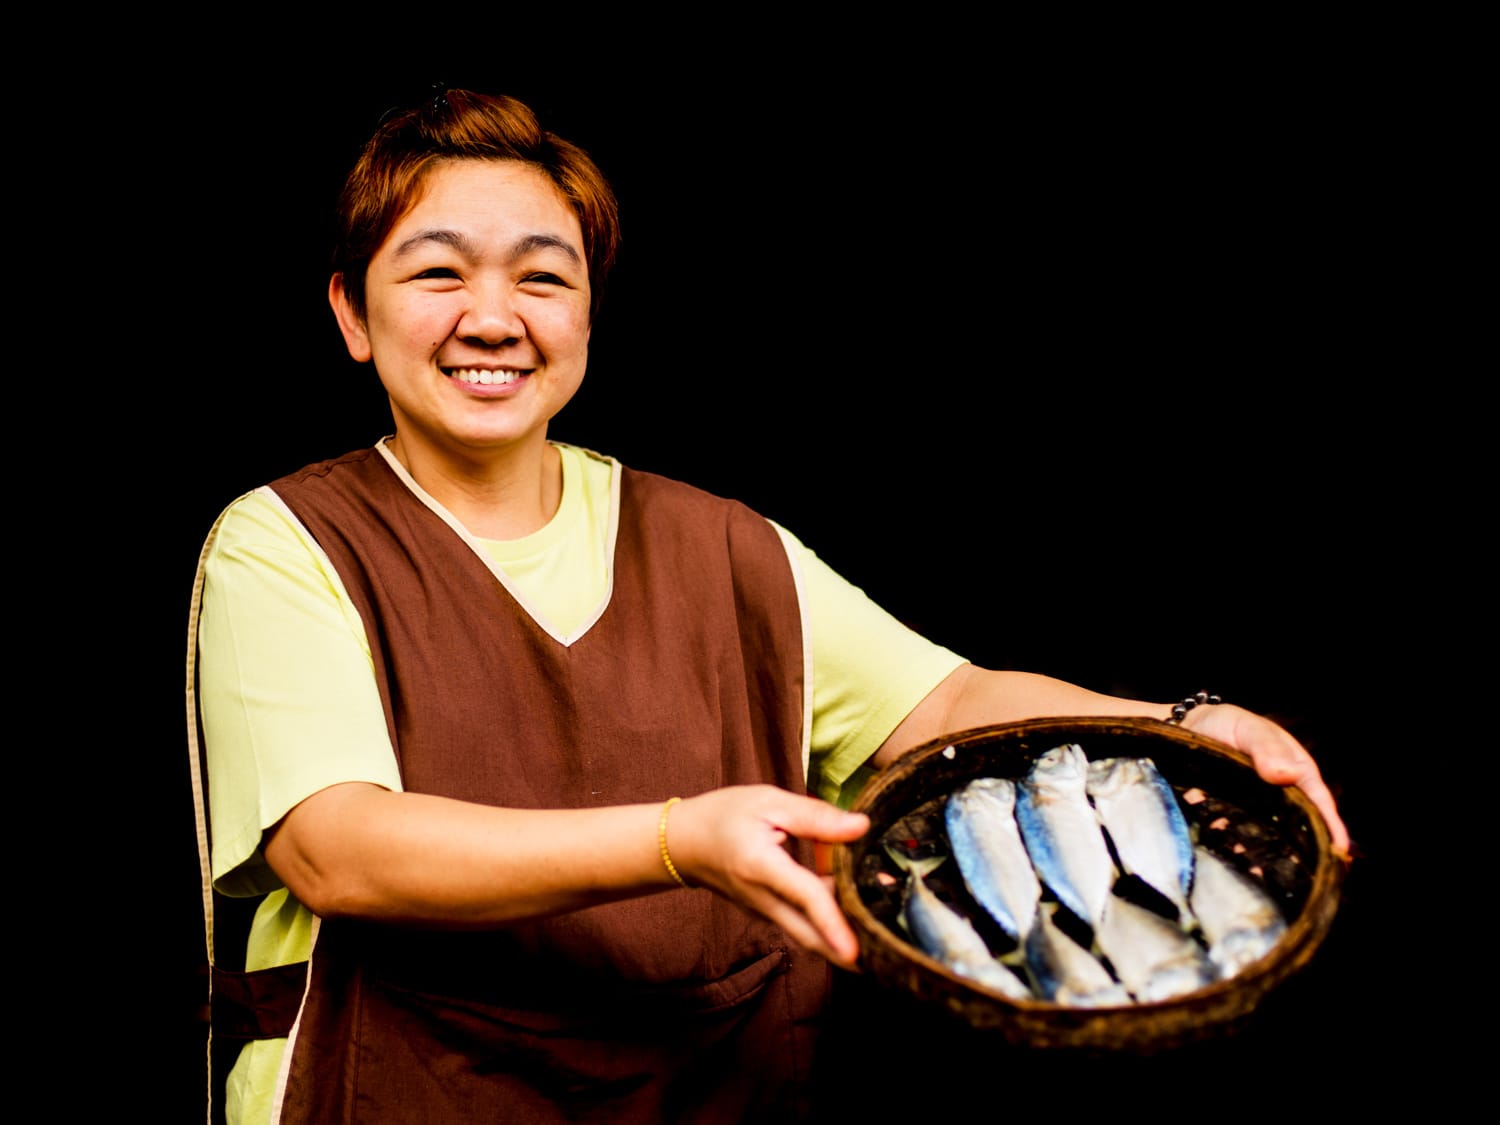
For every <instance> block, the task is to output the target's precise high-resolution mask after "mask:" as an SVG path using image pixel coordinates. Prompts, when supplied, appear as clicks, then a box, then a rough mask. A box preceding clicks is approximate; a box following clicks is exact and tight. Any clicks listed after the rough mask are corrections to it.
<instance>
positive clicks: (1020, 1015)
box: [833, 717, 1344, 1052]
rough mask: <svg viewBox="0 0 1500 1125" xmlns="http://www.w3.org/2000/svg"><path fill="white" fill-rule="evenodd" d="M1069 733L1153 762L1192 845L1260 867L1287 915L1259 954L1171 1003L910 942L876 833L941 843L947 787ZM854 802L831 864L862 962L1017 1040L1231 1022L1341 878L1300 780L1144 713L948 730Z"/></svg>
mask: <svg viewBox="0 0 1500 1125" xmlns="http://www.w3.org/2000/svg"><path fill="white" fill-rule="evenodd" d="M1070 742H1071V743H1077V744H1079V745H1080V746H1082V747H1083V749H1084V752H1085V753H1086V754H1087V755H1088V757H1089V758H1090V759H1095V758H1109V757H1149V758H1151V759H1153V760H1154V761H1155V763H1156V765H1157V768H1158V769H1159V770H1160V771H1161V773H1162V775H1163V776H1164V777H1165V778H1166V779H1167V781H1168V782H1170V783H1171V784H1172V786H1173V788H1174V789H1175V790H1176V791H1177V793H1178V795H1179V797H1184V796H1185V797H1186V800H1185V801H1184V802H1183V805H1184V811H1185V813H1186V815H1187V816H1188V820H1189V823H1190V824H1192V825H1194V828H1195V835H1196V836H1197V838H1198V841H1199V843H1201V844H1203V845H1205V846H1207V847H1210V848H1211V849H1212V850H1214V851H1216V852H1219V853H1220V854H1222V855H1225V856H1226V858H1227V857H1231V856H1232V857H1233V858H1234V861H1235V862H1237V863H1238V865H1239V866H1241V867H1244V866H1246V865H1249V864H1254V865H1255V866H1256V868H1257V869H1258V870H1259V871H1261V872H1262V873H1263V878H1264V883H1265V886H1266V889H1267V890H1268V891H1270V892H1271V894H1272V897H1273V898H1276V899H1278V901H1279V904H1280V905H1281V907H1282V912H1283V913H1284V914H1285V915H1286V918H1287V923H1288V925H1287V932H1286V933H1285V934H1284V935H1283V937H1282V938H1281V940H1280V941H1279V942H1278V943H1277V945H1276V946H1275V947H1274V948H1273V949H1272V950H1271V951H1270V952H1269V953H1267V954H1266V955H1265V956H1264V957H1262V958H1261V959H1260V960H1259V961H1257V962H1256V963H1255V964H1253V965H1251V966H1248V967H1247V968H1245V969H1243V970H1241V971H1240V972H1239V973H1238V974H1236V975H1235V976H1234V977H1232V978H1229V979H1227V980H1220V981H1217V982H1215V983H1214V984H1211V985H1209V986H1207V987H1205V988H1202V989H1199V990H1197V991H1195V992H1191V993H1188V994H1186V995H1183V996H1180V997H1177V998H1174V999H1172V1000H1167V1001H1161V1002H1157V1003H1142V1004H1131V1005H1128V1006H1120V1007H1108V1008H1077V1007H1062V1006H1059V1005H1054V1004H1049V1003H1045V1002H1043V1001H1040V1000H1038V1001H1015V1000H1011V999H1009V998H1007V997H1005V996H1002V995H1000V994H999V993H996V992H993V991H991V990H990V989H987V988H985V987H984V986H982V985H979V984H976V983H974V982H972V981H970V980H967V979H965V978H964V977H961V976H958V975H956V974H954V973H953V972H951V971H949V970H948V969H947V968H945V967H944V966H943V965H941V964H940V963H938V962H937V961H935V960H933V959H932V958H931V957H929V956H927V955H926V954H924V953H923V952H922V951H921V950H920V949H918V948H917V947H916V946H915V945H914V944H913V943H912V942H911V940H910V938H909V937H908V935H907V934H906V932H905V930H904V929H903V928H902V926H901V925H900V923H899V921H897V918H898V915H899V911H900V903H901V890H902V887H903V885H904V880H905V876H904V874H902V873H901V871H900V870H899V868H897V867H896V865H895V863H894V862H893V861H892V860H891V858H890V856H889V855H888V854H887V853H886V850H885V847H884V845H883V840H884V838H885V837H886V836H887V834H888V833H889V834H892V835H893V836H897V835H899V836H903V837H909V836H913V835H915V836H922V835H924V834H925V835H926V837H927V842H928V843H929V844H930V845H931V848H932V850H935V851H940V850H943V849H945V848H946V847H947V841H946V833H945V831H944V830H943V829H942V828H941V823H942V818H941V808H942V804H943V802H944V800H946V798H947V796H948V795H949V794H950V793H952V792H954V791H955V790H956V789H958V788H960V787H961V786H962V785H964V784H965V783H967V782H968V781H970V780H972V779H974V778H977V777H983V776H991V777H1008V778H1012V779H1020V778H1022V777H1024V776H1025V774H1026V773H1027V772H1028V771H1029V770H1030V768H1031V765H1032V763H1033V762H1035V760H1036V759H1037V758H1038V757H1039V756H1040V755H1042V754H1043V753H1045V752H1046V751H1048V750H1050V749H1052V748H1053V747H1055V746H1058V745H1061V744H1063V743H1070ZM854 808H855V809H856V811H859V812H863V813H867V814H868V815H869V817H870V820H871V828H870V831H869V833H867V834H866V835H865V836H864V837H863V838H861V839H860V840H858V841H856V842H855V843H853V844H847V845H840V846H838V847H836V848H835V849H834V853H833V872H834V883H835V888H836V891H837V894H838V899H839V903H840V905H841V906H842V907H843V910H844V912H845V914H846V915H847V916H848V918H849V920H850V923H851V924H852V925H853V927H854V930H855V933H856V934H857V935H858V937H859V940H860V946H861V967H862V969H863V970H864V972H865V973H867V974H869V975H870V976H872V977H873V978H874V979H875V980H876V981H878V982H879V983H881V984H883V985H887V986H890V987H892V988H896V989H899V990H901V991H904V992H906V993H909V994H911V995H912V996H913V997H915V998H916V999H917V1001H918V1002H920V1003H922V1004H924V1005H928V1004H930V1005H935V1006H939V1007H941V1008H944V1009H947V1010H948V1011H949V1012H950V1013H952V1014H953V1015H954V1016H956V1017H958V1019H960V1020H962V1021H964V1022H966V1023H968V1024H969V1025H970V1026H972V1027H974V1028H976V1029H982V1030H985V1031H987V1032H994V1033H998V1034H999V1035H1000V1036H1001V1037H1002V1038H1004V1039H1005V1040H1007V1041H1008V1042H1011V1043H1013V1044H1015V1045H1018V1046H1027V1047H1059V1048H1068V1047H1072V1048H1085V1049H1089V1050H1106V1051H1115V1050H1120V1051H1143V1052H1149V1051H1152V1050H1156V1049H1159V1048H1163V1047H1168V1046H1173V1045H1177V1044H1180V1043H1184V1042H1187V1041H1191V1040H1199V1039H1205V1038H1208V1037H1212V1036H1215V1035H1217V1034H1220V1033H1222V1032H1224V1031H1227V1030H1229V1029H1230V1028H1231V1027H1232V1026H1234V1025H1235V1024H1237V1023H1238V1022H1240V1021H1241V1020H1243V1019H1244V1018H1246V1017H1247V1016H1248V1015H1249V1014H1250V1013H1251V1012H1252V1011H1253V1009H1254V1008H1255V1006H1256V1005H1257V1004H1258V1003H1259V1002H1260V1000H1261V998H1262V997H1263V996H1265V994H1266V993H1267V992H1268V991H1269V990H1271V989H1272V988H1274V987H1276V986H1277V985H1278V984H1280V983H1281V982H1282V981H1284V980H1286V979H1287V977H1289V976H1290V975H1291V974H1293V973H1295V972H1296V971H1297V970H1299V969H1300V968H1302V967H1303V966H1304V965H1306V964H1307V963H1308V961H1309V960H1310V959H1311V957H1312V956H1313V953H1314V952H1315V951H1316V949H1317V948H1318V946H1319V944H1320V943H1321V942H1322V940H1323V938H1324V936H1325V935H1326V934H1327V932H1328V929H1329V927H1330V925H1331V924H1332V922H1333V917H1334V914H1335V913H1336V911H1337V909H1338V899H1339V891H1340V888H1341V886H1342V883H1343V876H1344V863H1343V862H1342V861H1341V860H1340V859H1338V857H1336V856H1334V855H1333V852H1332V849H1331V843H1330V837H1329V833H1328V828H1327V825H1326V824H1325V822H1324V820H1323V818H1322V816H1321V814H1319V812H1318V811H1317V809H1316V808H1314V807H1313V805H1312V803H1311V802H1310V801H1309V800H1308V799H1307V798H1306V797H1305V796H1304V795H1303V794H1302V792H1301V791H1300V790H1297V789H1290V788H1288V789H1283V788H1280V787H1277V786H1273V785H1269V784H1267V783H1266V782H1264V781H1262V780H1261V779H1260V777H1259V776H1258V775H1257V774H1256V773H1255V771H1254V769H1253V767H1252V766H1251V765H1250V760H1249V758H1248V757H1247V756H1246V755H1244V754H1242V753H1241V752H1240V751H1238V750H1235V749H1233V748H1232V747H1229V746H1226V745H1224V744H1223V743H1220V742H1217V741H1215V740H1213V739H1209V738H1205V737H1203V736H1202V735H1199V734H1195V733H1193V732H1192V731H1188V730H1183V729H1182V728H1181V727H1177V726H1171V725H1168V724H1166V723H1163V722H1160V721H1158V720H1155V719H1131V718H1115V719H1111V718H1093V717H1082V718H1053V719H1037V720H1028V721H1024V722H1018V723H1006V724H1002V725H998V726H991V727H980V728H975V729H972V730H967V731H961V732H957V733H953V734H950V735H947V736H944V737H942V738H939V739H935V740H933V741H932V742H930V743H927V744H925V745H924V746H921V747H919V748H917V749H916V750H914V751H912V752H911V753H909V754H907V755H905V756H904V757H903V758H902V759H901V760H900V761H899V762H898V763H897V765H895V766H894V767H892V768H891V769H889V770H887V771H885V772H884V773H882V774H880V775H878V776H877V777H876V779H875V780H874V781H872V782H871V783H870V785H868V786H867V787H866V789H865V790H864V792H863V793H862V794H861V795H860V797H859V799H858V800H857V801H856V803H855V805H854ZM910 842H911V840H909V839H908V840H907V843H910ZM956 867H957V865H956V863H944V864H942V865H941V866H940V867H939V868H938V870H937V871H936V872H934V873H933V874H932V875H931V876H929V878H928V883H929V885H933V884H935V883H937V882H938V880H939V878H940V873H943V872H945V871H946V874H945V875H943V876H942V877H945V878H947V879H949V880H959V881H960V883H959V885H960V886H961V875H960V874H959V872H958V871H957V870H956ZM948 889H949V891H950V892H952V891H954V890H956V888H953V887H952V886H951V885H950V887H949V888H948ZM958 893H959V894H962V893H963V892H958ZM977 921H978V919H977V918H976V922H977Z"/></svg>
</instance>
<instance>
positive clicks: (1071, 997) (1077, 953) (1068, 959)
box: [1025, 903, 1130, 1008]
mask: <svg viewBox="0 0 1500 1125" xmlns="http://www.w3.org/2000/svg"><path fill="white" fill-rule="evenodd" d="M1056 909H1057V907H1056V905H1055V904H1053V903H1044V904H1043V905H1042V907H1041V909H1039V910H1038V911H1037V915H1036V921H1035V922H1034V923H1033V924H1032V927H1031V932H1030V933H1029V934H1027V935H1026V945H1025V950H1026V971H1027V973H1028V974H1029V975H1030V977H1031V986H1032V989H1033V990H1034V991H1035V992H1036V994H1037V995H1038V996H1040V997H1041V998H1042V999H1043V1000H1049V1001H1051V1002H1052V1003H1054V1004H1063V1005H1066V1006H1068V1007H1074V1008H1107V1007H1112V1006H1114V1005H1118V1004H1129V1003H1130V993H1128V992H1127V991H1126V990H1125V986H1124V985H1122V984H1121V983H1120V982H1119V981H1117V980H1115V979H1114V978H1113V977H1112V976H1110V975H1109V970H1107V969H1106V968H1105V967H1104V966H1103V965H1102V964H1100V963H1099V960H1098V958H1096V957H1095V956H1094V955H1093V954H1092V953H1090V952H1089V951H1088V950H1087V949H1085V948H1083V946H1081V945H1079V944H1078V943H1077V942H1076V941H1074V940H1073V939H1072V938H1071V937H1069V936H1068V935H1067V934H1066V933H1064V932H1063V931H1062V930H1061V929H1060V928H1059V927H1058V925H1057V923H1056V922H1054V921H1053V920H1052V912H1053V911H1054V910H1056Z"/></svg>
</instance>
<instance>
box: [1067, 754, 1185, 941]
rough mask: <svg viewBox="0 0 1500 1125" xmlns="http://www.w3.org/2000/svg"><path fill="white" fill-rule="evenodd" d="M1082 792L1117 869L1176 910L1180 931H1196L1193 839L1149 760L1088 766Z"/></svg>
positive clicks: (1169, 789) (1113, 760)
mask: <svg viewBox="0 0 1500 1125" xmlns="http://www.w3.org/2000/svg"><path fill="white" fill-rule="evenodd" d="M1085 787H1086V789H1087V791H1088V795H1089V797H1090V798H1091V799H1092V800H1093V802H1094V809H1095V810H1096V811H1097V812H1098V814H1099V820H1100V822H1101V823H1102V824H1103V825H1104V830H1105V831H1106V832H1108V833H1109V838H1110V840H1111V841H1112V842H1113V843H1114V845H1115V855H1116V856H1118V857H1119V860H1120V867H1121V868H1122V869H1123V870H1124V871H1125V873H1126V874H1128V875H1134V876H1135V877H1136V878H1138V879H1140V880H1141V881H1142V882H1143V883H1145V884H1146V885H1147V886H1149V887H1151V888H1152V889H1153V890H1155V891H1157V892H1159V893H1160V894H1162V895H1163V896H1164V897H1165V898H1166V899H1167V901H1169V902H1170V903H1171V904H1172V905H1173V906H1174V907H1176V908H1177V919H1178V922H1179V923H1180V924H1181V926H1182V928H1183V929H1192V928H1194V926H1195V925H1196V922H1195V920H1194V918H1193V912H1192V909H1191V907H1190V905H1189V903H1188V894H1189V892H1190V891H1191V890H1192V885H1193V837H1192V833H1191V831H1190V830H1189V828H1188V823H1187V818H1186V817H1185V816H1183V814H1182V807H1181V806H1180V805H1179V804H1178V803H1177V794H1176V793H1174V792H1173V791H1172V786H1171V785H1170V784H1168V782H1167V779H1166V778H1164V777H1163V776H1162V775H1161V771H1160V770H1158V769H1157V768H1156V763H1155V762H1153V761H1152V760H1151V759H1150V758H1101V759H1098V760H1096V761H1092V762H1090V763H1089V765H1088V779H1087V782H1086V786H1085Z"/></svg>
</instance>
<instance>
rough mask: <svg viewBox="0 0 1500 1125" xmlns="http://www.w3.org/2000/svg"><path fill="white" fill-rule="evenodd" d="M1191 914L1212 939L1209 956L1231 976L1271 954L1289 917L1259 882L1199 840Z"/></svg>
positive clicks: (1222, 970)
mask: <svg viewBox="0 0 1500 1125" xmlns="http://www.w3.org/2000/svg"><path fill="white" fill-rule="evenodd" d="M1195 859H1196V861H1197V876H1196V877H1195V878H1194V880H1193V893H1192V896H1191V901H1192V905H1193V912H1194V913H1195V914H1196V915H1197V916H1198V923H1199V925H1200V926H1202V928H1203V936H1204V937H1205V938H1207V939H1208V955H1209V957H1210V958H1211V959H1212V960H1213V962H1214V964H1215V965H1217V966H1218V967H1219V973H1220V975H1221V976H1225V977H1231V976H1234V975H1235V974H1236V973H1238V972H1240V971H1241V970H1243V969H1244V968H1245V967H1246V966H1248V965H1250V964H1251V963H1253V962H1255V961H1258V960H1259V959H1260V958H1261V957H1264V956H1265V955H1266V954H1267V953H1268V952H1270V950H1271V947H1272V946H1274V945H1275V944H1276V942H1277V941H1278V940H1280V938H1281V935H1282V934H1284V933H1285V932H1286V919H1285V918H1283V917H1282V914H1281V911H1280V910H1279V909H1278V908H1277V906H1276V903H1275V901H1274V900H1272V898H1271V896H1270V895H1268V894H1267V893H1266V892H1265V891H1264V890H1262V889H1261V887H1260V886H1259V885H1257V884H1256V883H1255V882H1253V881H1252V880H1251V879H1250V878H1249V877H1248V876H1246V875H1242V874H1241V873H1240V872H1239V871H1238V870H1236V869H1235V868H1234V867H1233V866H1232V865H1230V864H1229V863H1227V862H1226V861H1225V860H1222V859H1220V858H1219V857H1218V856H1217V855H1215V854H1214V853H1213V852H1211V851H1209V850H1208V849H1207V848H1205V847H1203V846H1202V845H1201V844H1200V845H1199V846H1198V848H1197V849H1196V855H1195Z"/></svg>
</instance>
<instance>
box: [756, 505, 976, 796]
mask: <svg viewBox="0 0 1500 1125" xmlns="http://www.w3.org/2000/svg"><path fill="white" fill-rule="evenodd" d="M777 531H778V532H780V533H781V536H782V540H783V542H784V543H785V544H786V547H787V550H788V552H789V553H790V554H791V555H792V557H793V558H794V559H795V560H796V562H797V565H798V568H799V570H800V572H801V587H802V593H803V597H804V599H805V600H806V603H807V607H806V608H807V612H806V615H805V616H806V619H807V621H808V622H809V627H810V629H811V632H812V649H813V660H812V664H813V722H812V747H811V751H810V755H809V760H810V765H809V775H808V789H809V791H810V792H812V793H814V794H816V795H818V796H821V797H823V798H824V799H825V800H829V801H833V802H835V803H837V804H840V805H844V806H847V805H848V804H849V803H850V802H852V801H853V799H854V797H855V796H856V795H857V794H858V791H859V788H860V786H861V785H863V783H864V781H865V780H866V779H867V778H868V776H869V770H868V768H867V765H866V763H868V761H869V760H870V758H871V757H872V756H873V755H874V754H875V751H877V750H879V749H880V747H881V745H882V744H883V743H884V742H885V740H886V738H887V737H889V735H890V733H891V731H893V730H895V729H896V727H897V726H899V725H900V723H901V720H903V719H904V718H906V716H907V715H909V714H910V713H911V712H912V710H913V709H914V708H915V707H916V706H917V704H918V703H920V702H921V701H922V700H923V699H924V698H926V697H927V695H928V694H929V693H930V692H931V691H932V690H933V688H935V687H937V686H938V684H940V683H942V681H943V680H944V679H946V678H947V677H948V676H949V675H950V674H951V673H952V672H953V671H954V670H955V669H957V668H958V667H960V666H961V665H963V664H964V663H965V660H964V658H963V657H961V656H958V655H957V654H955V653H953V652H951V651H950V650H948V649H947V648H944V647H943V646H942V645H939V644H936V643H934V642H933V641H930V640H928V639H927V638H926V637H923V636H922V635H921V634H920V633H917V632H916V631H915V630H913V629H912V628H910V627H909V626H907V625H906V624H904V623H903V622H901V621H899V620H898V619H897V618H896V617H894V616H893V615H892V614H890V613H889V612H887V611H886V610H885V609H883V608H882V607H881V606H879V605H878V604H876V603H875V602H874V601H873V600H872V599H871V598H870V597H869V595H868V594H866V593H865V592H864V591H863V590H861V589H860V588H859V587H858V586H855V585H854V584H853V583H851V582H849V581H848V580H847V579H845V578H844V577H842V576H841V575H840V574H839V573H838V572H837V571H835V570H834V569H833V568H832V567H830V566H829V565H828V564H827V563H825V562H824V561H823V560H822V559H820V558H819V557H818V556H817V554H815V553H814V552H813V551H812V550H810V549H809V548H808V547H806V546H805V545H804V544H803V543H802V542H801V541H800V540H798V539H797V537H796V536H795V535H793V534H791V532H789V531H787V530H786V529H785V528H782V527H779V526H778V527H777Z"/></svg>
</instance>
